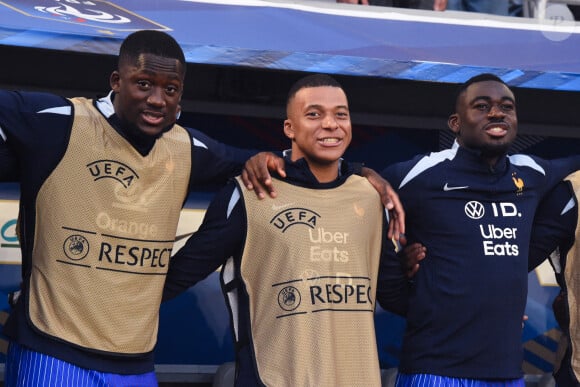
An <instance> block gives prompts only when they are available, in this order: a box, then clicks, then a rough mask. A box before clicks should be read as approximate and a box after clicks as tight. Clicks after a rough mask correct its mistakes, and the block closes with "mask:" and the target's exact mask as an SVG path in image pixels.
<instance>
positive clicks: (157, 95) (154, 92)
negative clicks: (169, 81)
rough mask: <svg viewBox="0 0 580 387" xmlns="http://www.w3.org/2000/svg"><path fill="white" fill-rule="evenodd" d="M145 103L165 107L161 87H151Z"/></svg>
mask: <svg viewBox="0 0 580 387" xmlns="http://www.w3.org/2000/svg"><path fill="white" fill-rule="evenodd" d="M147 103H149V104H151V105H157V106H163V105H165V98H164V92H163V89H162V88H161V87H153V88H152V89H151V92H150V93H149V96H148V97H147Z"/></svg>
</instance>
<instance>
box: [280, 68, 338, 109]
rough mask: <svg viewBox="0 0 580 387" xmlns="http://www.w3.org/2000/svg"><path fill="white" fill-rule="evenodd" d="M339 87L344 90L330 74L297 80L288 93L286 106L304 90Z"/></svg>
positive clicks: (313, 75)
mask: <svg viewBox="0 0 580 387" xmlns="http://www.w3.org/2000/svg"><path fill="white" fill-rule="evenodd" d="M323 86H330V87H338V88H339V89H342V85H341V84H340V83H339V82H338V81H337V80H336V79H334V78H333V77H331V76H330V75H328V74H311V75H307V76H305V77H303V78H300V79H299V80H297V81H296V82H295V83H294V84H293V85H292V86H291V87H290V90H289V91H288V98H287V99H286V106H288V104H289V103H290V100H292V98H294V96H295V95H296V93H297V92H298V91H299V90H301V89H304V88H308V87H323Z"/></svg>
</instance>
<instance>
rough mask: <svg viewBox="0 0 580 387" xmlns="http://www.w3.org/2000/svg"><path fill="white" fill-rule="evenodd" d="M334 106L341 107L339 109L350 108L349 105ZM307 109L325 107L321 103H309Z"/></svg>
mask: <svg viewBox="0 0 580 387" xmlns="http://www.w3.org/2000/svg"><path fill="white" fill-rule="evenodd" d="M333 108H339V109H346V110H348V105H336V106H334V107H333ZM306 109H307V110H308V109H324V106H322V105H320V104H312V105H308V106H306Z"/></svg>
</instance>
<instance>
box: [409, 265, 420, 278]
mask: <svg viewBox="0 0 580 387" xmlns="http://www.w3.org/2000/svg"><path fill="white" fill-rule="evenodd" d="M418 271H419V264H418V263H417V264H416V265H414V266H413V267H412V268H410V269H409V270H408V271H407V278H413V277H414V276H415V274H417V272H418Z"/></svg>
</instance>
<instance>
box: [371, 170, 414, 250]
mask: <svg viewBox="0 0 580 387" xmlns="http://www.w3.org/2000/svg"><path fill="white" fill-rule="evenodd" d="M361 174H362V176H364V177H366V178H367V179H368V181H369V183H371V184H372V186H373V187H375V189H376V190H377V192H378V193H379V195H381V201H382V202H383V205H384V206H385V208H386V209H387V210H389V216H390V217H391V221H390V222H389V231H388V234H387V236H388V238H389V239H392V238H395V240H398V239H399V235H401V234H404V233H405V211H404V210H403V205H402V204H401V201H400V200H399V195H397V193H396V192H395V190H394V189H393V187H391V185H390V184H389V182H388V181H386V180H385V179H383V178H382V177H381V175H379V174H378V173H377V172H376V171H375V170H373V169H370V168H366V167H363V168H362V171H361Z"/></svg>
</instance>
